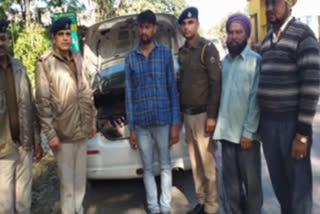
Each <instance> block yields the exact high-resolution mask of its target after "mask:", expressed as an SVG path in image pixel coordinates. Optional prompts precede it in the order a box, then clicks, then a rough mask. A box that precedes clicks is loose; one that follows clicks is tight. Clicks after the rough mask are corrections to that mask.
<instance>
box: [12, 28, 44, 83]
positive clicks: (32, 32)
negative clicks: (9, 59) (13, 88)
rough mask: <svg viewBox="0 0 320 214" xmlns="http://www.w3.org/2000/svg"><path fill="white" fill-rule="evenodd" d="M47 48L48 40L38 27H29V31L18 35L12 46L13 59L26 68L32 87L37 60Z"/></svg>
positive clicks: (26, 30) (25, 30) (42, 29)
mask: <svg viewBox="0 0 320 214" xmlns="http://www.w3.org/2000/svg"><path fill="white" fill-rule="evenodd" d="M49 48H50V40H49V39H48V34H47V31H46V30H45V28H43V27H40V26H39V25H31V26H30V28H29V29H24V30H23V31H22V32H21V33H20V34H19V37H18V39H17V41H16V44H15V46H14V53H15V57H16V58H18V59H19V60H21V62H22V64H23V65H25V66H26V67H27V72H28V76H29V78H30V79H31V82H32V84H33V85H34V72H35V66H36V61H37V58H38V57H39V56H41V55H42V54H43V53H44V52H45V51H46V50H48V49H49Z"/></svg>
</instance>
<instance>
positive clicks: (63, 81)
mask: <svg viewBox="0 0 320 214" xmlns="http://www.w3.org/2000/svg"><path fill="white" fill-rule="evenodd" d="M70 28H71V20H70V19H69V18H60V19H58V20H57V21H56V22H55V23H53V25H52V27H51V33H52V38H53V49H52V50H50V51H49V52H47V53H45V54H44V55H42V56H41V57H40V58H39V60H38V63H37V68H36V100H37V109H38V114H39V118H40V124H41V127H42V130H43V132H44V134H45V135H46V137H47V139H48V142H49V146H50V148H51V149H52V150H53V152H54V154H55V156H56V159H57V165H58V175H59V178H60V199H61V210H62V214H71V213H72V214H74V213H77V214H82V213H83V207H82V202H83V198H84V195H85V189H86V154H87V139H88V137H89V136H93V135H94V134H95V132H96V126H95V107H94V105H93V99H92V90H91V88H90V86H89V82H88V79H87V78H86V75H85V72H84V70H83V69H82V59H81V56H80V54H79V53H76V52H73V51H71V50H70V45H71V41H72V40H71V30H70Z"/></svg>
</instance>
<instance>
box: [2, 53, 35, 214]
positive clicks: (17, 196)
mask: <svg viewBox="0 0 320 214" xmlns="http://www.w3.org/2000/svg"><path fill="white" fill-rule="evenodd" d="M9 64H10V66H9V67H8V68H6V69H3V68H0V121H1V123H0V168H1V170H0V183H1V185H0V213H8V214H11V213H18V214H19V213H26V214H28V213H30V207H31V185H32V148H33V145H34V144H35V143H40V128H39V124H38V120H37V118H36V114H35V107H34V102H33V97H32V90H31V85H30V81H29V79H28V76H27V73H26V69H25V67H24V66H23V65H22V64H21V62H20V61H18V60H17V59H14V58H10V57H9ZM12 84H13V86H14V88H12V87H11V86H12ZM9 87H11V88H9ZM11 93H14V94H11ZM14 97H15V99H16V101H15V100H10V99H11V98H13V99H14ZM9 105H11V107H9ZM11 108H13V109H14V110H12V109H11ZM13 127H14V128H13ZM13 139H14V140H13Z"/></svg>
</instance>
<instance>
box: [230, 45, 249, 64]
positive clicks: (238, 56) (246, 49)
mask: <svg viewBox="0 0 320 214" xmlns="http://www.w3.org/2000/svg"><path fill="white" fill-rule="evenodd" d="M248 53H249V47H248V45H247V46H246V47H245V48H244V49H243V50H242V51H241V53H240V54H239V55H237V56H236V57H234V58H232V57H231V54H230V53H229V54H228V55H227V56H226V58H227V59H228V60H229V61H232V60H235V59H237V58H240V59H242V60H245V59H246V57H247V56H248Z"/></svg>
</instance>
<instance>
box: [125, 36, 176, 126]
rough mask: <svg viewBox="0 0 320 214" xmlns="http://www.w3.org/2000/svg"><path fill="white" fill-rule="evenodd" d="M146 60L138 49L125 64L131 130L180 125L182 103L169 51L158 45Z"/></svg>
mask: <svg viewBox="0 0 320 214" xmlns="http://www.w3.org/2000/svg"><path fill="white" fill-rule="evenodd" d="M154 44H155V47H154V49H153V50H152V51H151V53H150V54H149V56H148V57H145V56H144V55H143V53H142V52H141V50H140V46H139V45H138V46H137V47H136V48H134V49H133V50H131V51H130V52H129V54H128V55H127V57H126V60H125V87H126V109H127V119H128V122H129V128H130V130H135V126H136V125H138V126H141V127H150V126H158V125H167V124H170V125H178V124H179V100H178V93H177V88H176V80H175V76H174V70H173V59H172V54H171V51H170V49H169V48H167V47H165V46H163V45H159V44H158V43H157V42H154Z"/></svg>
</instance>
